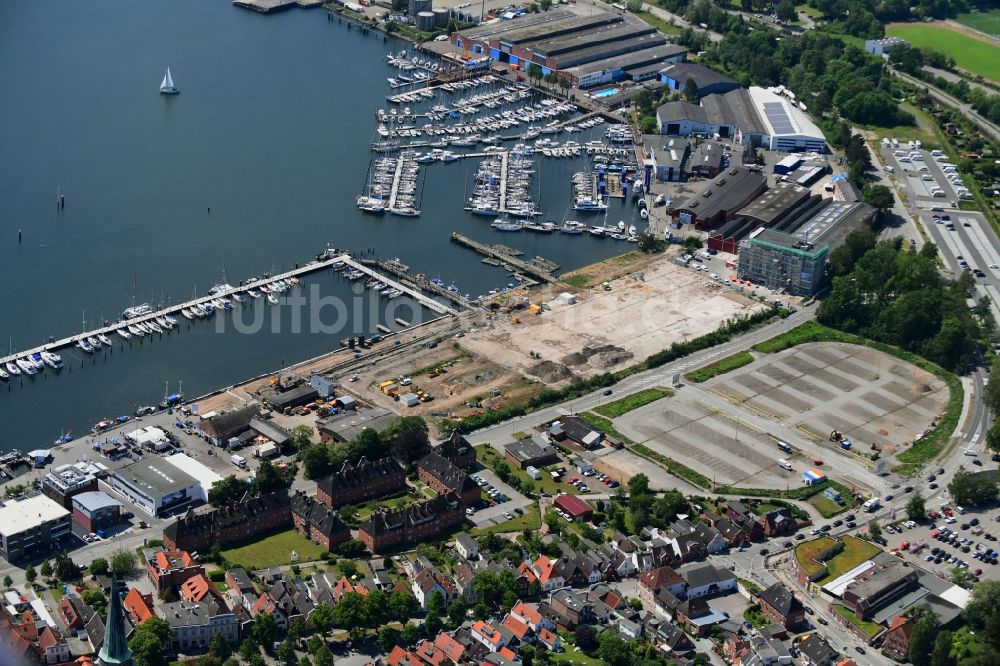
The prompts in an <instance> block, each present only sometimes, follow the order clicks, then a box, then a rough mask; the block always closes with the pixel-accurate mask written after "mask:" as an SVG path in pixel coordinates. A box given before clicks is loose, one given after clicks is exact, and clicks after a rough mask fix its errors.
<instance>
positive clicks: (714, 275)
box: [708, 273, 719, 280]
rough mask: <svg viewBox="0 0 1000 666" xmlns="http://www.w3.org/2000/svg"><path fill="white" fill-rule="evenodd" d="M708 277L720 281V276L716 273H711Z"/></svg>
mask: <svg viewBox="0 0 1000 666" xmlns="http://www.w3.org/2000/svg"><path fill="white" fill-rule="evenodd" d="M708 277H710V278H712V279H713V280H718V279H719V276H718V275H716V274H715V273H709V274H708Z"/></svg>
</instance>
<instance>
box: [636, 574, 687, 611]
mask: <svg viewBox="0 0 1000 666" xmlns="http://www.w3.org/2000/svg"><path fill="white" fill-rule="evenodd" d="M663 589H665V590H667V591H668V592H670V594H672V595H673V596H675V597H677V598H683V597H684V596H686V595H687V581H686V580H684V579H683V578H682V577H681V575H680V574H679V573H677V572H676V571H674V570H673V569H672V568H670V567H668V566H662V567H657V568H655V569H652V570H650V571H647V572H645V573H643V574H642V575H640V576H639V598H640V599H641V600H642V602H643V603H644V604H646V605H647V606H650V607H652V606H655V605H656V602H655V600H656V596H657V595H658V594H659V593H660V590H663Z"/></svg>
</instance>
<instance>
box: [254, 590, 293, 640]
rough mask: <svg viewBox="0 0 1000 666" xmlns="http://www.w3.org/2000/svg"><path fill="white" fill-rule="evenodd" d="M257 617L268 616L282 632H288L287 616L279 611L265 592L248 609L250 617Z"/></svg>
mask: <svg viewBox="0 0 1000 666" xmlns="http://www.w3.org/2000/svg"><path fill="white" fill-rule="evenodd" d="M259 615H270V616H271V617H273V618H274V621H275V623H276V624H277V625H278V628H279V629H281V630H282V631H288V616H287V615H285V613H284V612H283V611H282V610H281V608H280V607H279V606H278V604H276V603H275V602H274V599H272V598H271V595H269V594H267V593H266V592H265V593H264V594H262V595H260V596H259V597H258V598H257V601H255V602H254V604H253V606H251V607H250V616H251V617H258V616H259Z"/></svg>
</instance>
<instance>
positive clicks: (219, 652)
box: [208, 633, 233, 661]
mask: <svg viewBox="0 0 1000 666" xmlns="http://www.w3.org/2000/svg"><path fill="white" fill-rule="evenodd" d="M208 652H209V654H211V655H212V656H213V657H215V658H216V659H218V660H219V661H225V660H226V659H229V655H231V654H232V653H233V651H232V649H231V648H230V647H229V643H227V642H226V639H225V638H223V637H222V634H221V633H220V634H215V635H214V636H212V640H211V641H209V643H208Z"/></svg>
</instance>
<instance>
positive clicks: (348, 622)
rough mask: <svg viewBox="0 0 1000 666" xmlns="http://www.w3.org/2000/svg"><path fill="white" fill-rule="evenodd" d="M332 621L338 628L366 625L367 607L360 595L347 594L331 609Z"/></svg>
mask: <svg viewBox="0 0 1000 666" xmlns="http://www.w3.org/2000/svg"><path fill="white" fill-rule="evenodd" d="M333 619H334V621H335V622H336V623H337V626H338V627H341V628H344V629H346V628H348V627H364V626H367V625H368V607H367V605H366V604H365V600H364V599H363V598H362V597H361V595H360V594H357V593H355V592H348V593H347V594H345V595H344V596H342V597H341V598H340V601H338V602H337V605H336V606H334V607H333Z"/></svg>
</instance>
